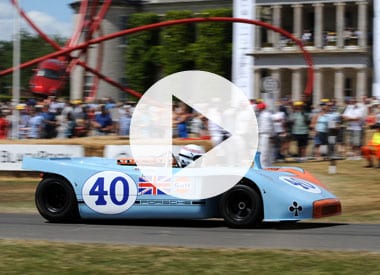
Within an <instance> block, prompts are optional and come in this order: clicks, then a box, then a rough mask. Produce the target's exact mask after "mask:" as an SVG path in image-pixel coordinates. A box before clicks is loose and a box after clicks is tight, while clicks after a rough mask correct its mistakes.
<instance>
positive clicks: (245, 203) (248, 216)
mask: <svg viewBox="0 0 380 275" xmlns="http://www.w3.org/2000/svg"><path fill="white" fill-rule="evenodd" d="M262 208H263V207H262V201H261V197H260V195H259V194H258V193H257V191H256V190H254V189H253V188H252V187H250V186H247V185H243V184H237V185H236V186H234V187H233V188H231V189H230V190H228V191H227V192H226V193H224V194H223V195H222V198H221V200H220V212H221V214H222V217H223V218H224V221H225V222H226V224H227V225H228V226H230V227H235V228H236V227H250V226H256V225H258V224H259V223H260V222H261V221H262Z"/></svg>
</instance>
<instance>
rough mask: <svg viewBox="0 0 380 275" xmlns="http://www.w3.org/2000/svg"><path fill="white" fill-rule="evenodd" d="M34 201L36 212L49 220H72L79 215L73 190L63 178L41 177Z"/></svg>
mask: <svg viewBox="0 0 380 275" xmlns="http://www.w3.org/2000/svg"><path fill="white" fill-rule="evenodd" d="M35 202H36V206H37V209H38V212H40V214H41V216H43V217H44V218H45V219H47V220H48V221H50V222H64V221H74V220H76V219H77V218H78V217H79V214H78V203H77V200H76V197H75V193H74V190H73V188H72V186H71V185H70V183H69V182H68V181H67V180H65V179H63V178H60V177H50V178H45V179H43V180H42V181H41V182H40V183H39V184H38V186H37V189H36V194H35Z"/></svg>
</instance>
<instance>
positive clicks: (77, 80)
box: [71, 0, 373, 104]
mask: <svg viewBox="0 0 380 275" xmlns="http://www.w3.org/2000/svg"><path fill="white" fill-rule="evenodd" d="M139 2H141V1H122V0H114V1H113V2H112V6H111V8H110V10H109V12H108V14H107V16H106V18H105V20H104V21H103V25H102V34H103V35H104V34H107V33H112V32H116V31H119V30H120V29H122V28H124V27H125V24H124V23H125V20H126V18H127V17H128V15H129V14H131V13H133V12H136V11H139V12H141V11H147V12H156V13H160V14H164V13H165V12H166V11H169V10H175V9H179V10H192V11H194V12H197V11H200V10H204V9H208V8H217V7H231V8H232V1H231V0H226V1H217V0H151V1H143V2H142V3H141V5H136V3H139ZM72 7H73V8H74V9H75V10H77V8H78V7H79V2H74V3H73V4H72ZM372 13H373V2H372V1H371V0H370V1H368V0H344V1H342V0H335V1H325V0H313V1H308V0H306V1H297V0H256V19H259V20H262V21H266V22H269V23H271V24H273V25H275V26H279V27H281V28H283V29H285V30H287V31H288V32H290V33H292V34H294V35H295V36H296V37H298V38H302V37H303V38H304V39H305V44H306V45H307V49H308V50H309V51H310V53H311V54H312V56H313V63H314V70H315V71H314V89H313V102H314V104H317V103H318V102H319V101H320V99H321V98H336V99H337V100H338V102H342V101H343V100H344V97H345V96H355V97H358V98H360V97H361V96H363V95H368V96H369V95H371V94H372V93H371V88H372V85H371V83H372V49H371V45H372V42H371V34H372ZM255 35H256V37H255V41H256V42H255V51H254V52H253V53H247V54H252V55H254V56H255V65H254V68H252V73H253V74H254V79H255V85H254V91H253V95H254V97H257V98H259V97H261V96H262V95H261V82H262V78H263V77H265V76H269V75H271V76H272V77H274V78H276V79H278V80H279V81H280V91H279V93H280V96H291V97H292V98H293V99H294V100H297V99H300V98H301V95H302V93H303V90H304V88H305V84H306V81H307V80H306V64H305V61H304V60H303V57H302V55H301V53H300V51H299V49H298V48H297V47H294V46H293V45H292V44H291V43H289V41H287V39H285V38H284V37H281V36H280V35H279V34H277V33H274V32H272V31H268V30H266V29H263V28H261V27H256V32H255ZM103 44H104V45H103V46H102V47H103V53H104V55H103V61H102V68H101V70H102V72H103V73H104V74H106V75H107V76H109V77H111V78H113V79H115V80H117V81H122V80H123V76H124V66H125V64H124V62H123V59H122V58H120V56H123V51H124V47H123V39H114V40H112V41H107V42H105V43H103ZM99 47H100V46H97V47H94V48H92V49H91V50H93V51H95V50H97V48H99ZM92 56H95V57H96V56H97V55H96V54H94V55H92ZM90 63H91V64H92V65H93V66H95V64H96V58H95V59H94V60H90ZM91 77H92V76H91V74H88V73H85V72H84V70H83V69H77V70H75V71H74V72H73V73H72V81H71V97H72V98H82V95H83V91H84V93H86V90H88V89H89V86H88V85H86V82H87V83H90V82H91V81H89V80H90V79H91ZM120 95H121V92H120V91H119V90H118V89H117V88H114V87H112V86H110V85H109V84H107V83H105V82H103V81H101V82H100V85H99V91H98V93H97V98H101V97H105V96H111V97H113V98H116V99H117V98H119V97H120Z"/></svg>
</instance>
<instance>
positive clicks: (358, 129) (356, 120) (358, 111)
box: [343, 99, 364, 160]
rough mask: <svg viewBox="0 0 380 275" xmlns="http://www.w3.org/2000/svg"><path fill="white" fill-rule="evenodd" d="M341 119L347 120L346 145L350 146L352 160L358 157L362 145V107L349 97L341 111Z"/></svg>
mask: <svg viewBox="0 0 380 275" xmlns="http://www.w3.org/2000/svg"><path fill="white" fill-rule="evenodd" d="M343 119H344V121H346V122H347V134H348V145H349V146H351V148H352V152H353V157H352V159H354V160H359V159H360V154H361V153H360V147H361V146H362V134H363V132H362V131H363V119H364V114H363V108H360V107H359V106H358V105H357V104H356V100H355V99H351V100H350V101H349V103H348V105H347V108H346V110H345V111H344V113H343Z"/></svg>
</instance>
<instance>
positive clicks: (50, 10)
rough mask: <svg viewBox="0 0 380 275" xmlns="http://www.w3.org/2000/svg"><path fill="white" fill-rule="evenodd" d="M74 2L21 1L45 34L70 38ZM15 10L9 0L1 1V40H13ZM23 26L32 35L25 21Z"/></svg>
mask: <svg viewBox="0 0 380 275" xmlns="http://www.w3.org/2000/svg"><path fill="white" fill-rule="evenodd" d="M71 2H73V0H19V4H20V6H21V8H22V9H23V10H24V11H25V12H26V13H27V15H28V16H29V17H30V18H31V19H32V20H33V22H35V24H36V25H37V26H38V27H39V28H41V29H42V31H44V32H45V33H47V34H49V35H52V34H59V35H61V36H64V37H70V36H71V33H72V28H73V11H72V10H71V8H70V7H69V4H70V3H71ZM13 18H14V8H13V6H12V4H11V3H10V1H9V0H0V40H11V39H12V34H13ZM21 26H22V27H23V28H24V29H27V30H28V31H29V32H31V33H35V32H34V31H33V30H31V29H30V28H29V27H28V26H27V24H26V22H25V20H23V19H22V21H21Z"/></svg>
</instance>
